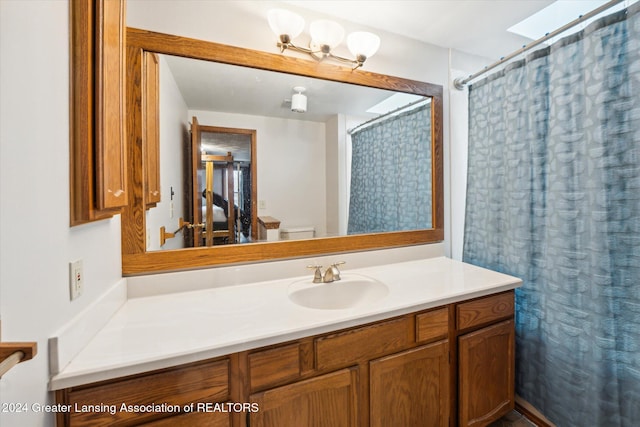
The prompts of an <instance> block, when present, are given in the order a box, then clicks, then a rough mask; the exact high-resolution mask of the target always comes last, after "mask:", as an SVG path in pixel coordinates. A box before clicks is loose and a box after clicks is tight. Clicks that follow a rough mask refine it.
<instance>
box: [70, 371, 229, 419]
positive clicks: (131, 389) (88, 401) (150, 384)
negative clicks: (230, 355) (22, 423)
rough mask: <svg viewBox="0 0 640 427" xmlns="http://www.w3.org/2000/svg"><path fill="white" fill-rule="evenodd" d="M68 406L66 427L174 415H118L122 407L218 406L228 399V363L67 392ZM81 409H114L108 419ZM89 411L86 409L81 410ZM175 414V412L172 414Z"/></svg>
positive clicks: (103, 412) (102, 413)
mask: <svg viewBox="0 0 640 427" xmlns="http://www.w3.org/2000/svg"><path fill="white" fill-rule="evenodd" d="M67 399H68V402H67V403H68V404H71V405H72V408H74V410H75V409H76V408H77V410H78V412H72V413H71V414H70V418H69V421H70V422H69V424H70V425H72V426H73V425H82V426H87V425H90V426H102V425H104V426H116V425H130V424H131V423H132V421H133V420H134V419H135V421H136V423H139V422H142V421H147V420H148V421H151V420H154V419H158V418H160V417H162V415H163V414H164V415H165V416H166V415H167V412H174V411H164V410H158V411H155V412H153V411H148V412H142V411H138V412H136V411H121V410H120V409H121V407H122V405H123V404H125V405H127V406H128V405H151V404H154V405H162V404H166V405H167V406H168V405H179V406H180V409H181V408H182V406H183V405H185V404H187V403H192V402H204V401H206V402H220V401H225V400H228V399H229V362H228V360H226V359H224V360H218V361H214V362H205V363H197V364H193V365H188V366H186V367H181V368H176V369H170V370H165V371H161V372H156V373H152V374H149V375H143V376H136V377H131V378H128V379H120V380H118V381H117V382H109V383H106V384H98V385H95V386H88V387H81V388H77V389H73V388H72V389H71V390H70V391H69V392H68V396H67ZM83 405H93V407H95V406H97V405H101V407H102V408H116V410H115V411H113V412H114V414H113V415H112V414H111V413H110V411H109V410H108V409H105V410H98V411H91V410H89V411H86V412H84V411H82V408H83ZM84 407H85V408H91V407H90V406H84ZM175 412H178V411H175Z"/></svg>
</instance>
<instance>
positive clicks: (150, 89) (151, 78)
mask: <svg viewBox="0 0 640 427" xmlns="http://www.w3.org/2000/svg"><path fill="white" fill-rule="evenodd" d="M144 77H145V82H144V96H143V98H142V99H143V102H144V107H143V111H144V122H145V124H144V125H143V126H142V129H143V130H144V136H143V144H144V148H143V149H144V172H145V173H144V175H145V189H144V192H145V205H146V207H147V209H148V208H150V207H153V206H155V205H156V204H157V203H159V202H160V82H159V77H160V63H159V58H158V55H157V54H155V53H153V52H145V53H144Z"/></svg>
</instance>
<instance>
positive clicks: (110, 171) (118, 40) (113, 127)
mask: <svg viewBox="0 0 640 427" xmlns="http://www.w3.org/2000/svg"><path fill="white" fill-rule="evenodd" d="M125 9H126V4H125V2H124V1H107V0H99V1H96V20H97V25H96V186H97V192H96V194H97V204H98V208H99V209H113V208H119V207H122V206H125V205H126V204H127V196H126V169H125V165H126V160H125V156H126V151H127V150H126V145H125V141H126V138H125V100H124V81H125V78H124V75H125V54H124V52H125V44H126V43H125Z"/></svg>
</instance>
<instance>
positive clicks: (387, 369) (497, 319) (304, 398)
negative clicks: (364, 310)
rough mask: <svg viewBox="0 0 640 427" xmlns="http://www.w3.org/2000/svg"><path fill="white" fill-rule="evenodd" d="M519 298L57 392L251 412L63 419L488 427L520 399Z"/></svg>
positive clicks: (92, 399) (68, 422) (68, 418)
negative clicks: (229, 405)
mask: <svg viewBox="0 0 640 427" xmlns="http://www.w3.org/2000/svg"><path fill="white" fill-rule="evenodd" d="M513 297H514V295H513V291H508V292H504V293H500V294H496V295H492V296H487V297H482V298H478V299H475V300H470V301H465V302H462V303H457V304H450V305H447V306H444V307H439V308H436V309H430V310H425V311H422V312H418V313H411V314H406V315H402V316H398V317H394V318H391V319H386V320H381V321H378V322H374V323H370V324H367V325H362V326H357V327H353V328H348V329H343V330H339V331H335V332H330V333H326V334H321V335H316V336H310V337H306V338H301V339H298V340H294V341H290V342H286V343H282V344H277V345H273V346H269V347H264V348H258V349H254V350H249V351H244V352H240V353H234V354H231V355H229V356H226V357H223V358H218V359H212V360H210V361H204V362H198V363H194V364H189V365H185V366H182V367H177V368H171V369H166V370H162V371H155V372H151V373H147V374H140V375H136V376H132V377H126V378H121V379H114V380H110V381H107V382H104V383H97V384H90V385H86V386H81V387H73V388H70V389H66V390H61V391H58V392H57V400H58V403H63V404H75V403H85V404H90V403H96V402H103V403H109V402H126V403H128V404H135V403H138V402H141V403H144V402H156V403H158V402H168V403H176V404H181V405H185V404H189V403H192V402H234V403H237V404H245V405H253V406H251V410H245V411H240V412H237V413H234V412H233V411H231V412H220V411H213V412H202V411H194V412H190V413H175V414H174V413H171V414H167V413H164V414H155V415H154V414H145V413H141V414H132V413H125V414H117V416H115V417H114V416H111V415H110V414H108V413H107V414H104V413H101V414H100V413H99V414H91V413H89V414H86V413H72V414H61V415H59V417H58V425H60V426H62V425H65V426H72V425H150V426H155V427H158V426H169V425H171V426H181V425H184V426H188V425H202V426H215V427H222V426H225V427H228V426H233V427H249V426H250V427H256V426H259V427H271V426H274V427H275V426H277V427H284V426H305V427H320V426H327V427H335V426H349V427H366V426H371V427H385V426H403V427H405V426H406V427H410V426H437V427H446V426H451V427H453V426H455V425H460V426H486V425H488V424H489V423H490V422H492V421H494V420H496V419H498V418H499V417H501V416H502V415H504V414H505V413H506V412H508V411H509V410H510V409H512V408H513V405H514V365H515V358H514V336H515V332H514V322H513V308H514V307H513V306H514V303H513ZM189 372H191V374H189V375H187V373H189ZM187 378H188V379H187ZM145 423H146V424H145Z"/></svg>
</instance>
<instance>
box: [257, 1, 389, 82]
mask: <svg viewBox="0 0 640 427" xmlns="http://www.w3.org/2000/svg"><path fill="white" fill-rule="evenodd" d="M267 19H268V21H269V26H270V27H271V30H272V31H273V32H274V33H275V34H276V35H277V36H278V37H279V41H278V47H279V48H280V52H284V51H285V50H286V49H292V50H295V51H297V52H303V53H307V54H309V55H311V57H313V58H314V59H315V60H317V61H322V60H323V59H325V58H331V59H335V60H337V61H340V62H345V63H348V64H351V65H352V67H353V68H352V69H354V70H355V69H356V68H360V67H362V65H363V64H364V62H365V61H366V60H367V58H370V57H372V56H373V55H374V54H375V53H376V52H377V51H378V48H379V47H380V37H378V36H377V35H375V34H373V33H370V32H367V31H356V32H353V33H350V34H349V35H348V36H347V47H348V48H349V51H350V52H351V54H352V55H353V56H354V57H355V59H349V58H344V57H342V56H338V55H334V54H333V53H332V52H331V51H332V50H333V49H334V48H335V47H337V46H338V45H339V44H340V43H341V42H342V39H343V38H344V29H343V28H342V26H341V25H340V24H338V23H337V22H334V21H329V20H326V19H321V20H318V21H314V22H312V23H311V25H309V33H310V35H311V42H310V43H309V47H308V48H305V47H301V46H296V45H295V44H293V42H292V40H293V39H295V38H296V37H298V36H299V35H300V34H301V33H302V31H303V30H304V19H303V18H302V17H301V16H300V15H298V14H296V13H293V12H291V11H289V10H286V9H271V10H270V11H269V12H268V14H267Z"/></svg>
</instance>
